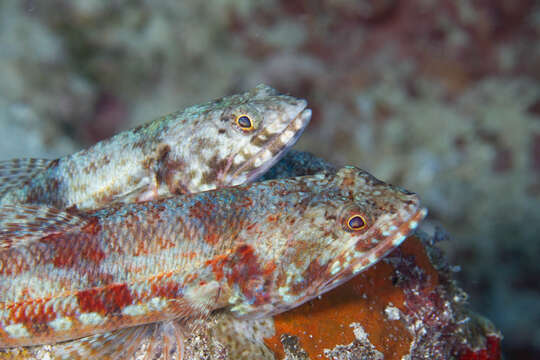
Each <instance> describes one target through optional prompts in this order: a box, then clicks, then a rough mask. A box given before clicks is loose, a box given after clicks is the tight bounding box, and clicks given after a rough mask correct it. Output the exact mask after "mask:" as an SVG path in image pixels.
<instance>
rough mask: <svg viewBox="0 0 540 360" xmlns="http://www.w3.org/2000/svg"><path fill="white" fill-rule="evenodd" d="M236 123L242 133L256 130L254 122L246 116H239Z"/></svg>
mask: <svg viewBox="0 0 540 360" xmlns="http://www.w3.org/2000/svg"><path fill="white" fill-rule="evenodd" d="M235 122H236V125H238V126H239V127H240V129H241V130H242V131H252V130H253V129H254V127H253V121H252V120H251V118H250V117H249V116H248V115H246V114H242V115H238V116H237V117H236V121H235Z"/></svg>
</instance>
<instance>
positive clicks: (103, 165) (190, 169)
mask: <svg viewBox="0 0 540 360" xmlns="http://www.w3.org/2000/svg"><path fill="white" fill-rule="evenodd" d="M306 106H307V103H306V101H305V100H302V99H296V98H293V97H291V96H286V95H281V94H278V93H277V92H276V90H274V89H272V88H270V87H268V86H265V85H259V86H257V87H256V88H254V89H252V90H251V91H248V92H246V93H243V94H239V95H233V96H228V97H223V98H221V99H217V100H214V101H211V102H209V103H206V104H203V105H196V106H192V107H190V108H187V109H186V110H183V111H179V112H176V113H173V114H169V115H167V116H164V117H161V118H159V119H156V120H154V121H153V122H150V123H148V124H146V125H143V126H140V127H138V128H135V129H132V130H129V131H125V132H122V133H120V134H118V135H116V136H114V137H112V138H110V139H107V140H104V141H102V142H99V143H97V144H95V145H94V146H92V147H91V148H89V149H86V150H82V151H79V152H78V153H75V154H73V155H70V156H66V157H64V158H60V159H57V160H50V161H47V160H43V159H16V160H12V161H4V162H0V196H1V198H0V205H8V204H47V205H49V206H54V207H57V208H68V207H72V206H76V207H77V208H78V209H95V208H99V207H102V206H105V205H107V204H111V203H115V202H133V201H144V200H152V199H154V200H155V199H158V198H163V197H168V196H171V195H173V194H184V193H192V192H197V191H204V190H210V189H215V188H217V187H223V186H231V185H239V184H243V183H247V182H249V181H252V180H253V179H255V178H256V177H257V176H258V175H259V174H261V173H264V172H265V171H266V170H267V169H268V168H269V167H270V166H272V165H273V164H274V163H275V162H276V161H277V160H278V159H279V157H280V156H281V155H282V154H283V153H284V152H285V151H286V150H287V149H288V148H289V147H290V146H291V145H292V144H294V142H296V140H297V139H298V137H299V136H300V134H301V133H302V131H303V129H304V128H305V126H306V125H307V123H308V122H309V120H310V117H311V111H310V110H309V109H306ZM242 116H244V118H243V121H239V120H238V119H239V118H240V117H242ZM246 117H247V121H248V123H246ZM246 125H250V126H246Z"/></svg>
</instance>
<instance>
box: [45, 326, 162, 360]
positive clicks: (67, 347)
mask: <svg viewBox="0 0 540 360" xmlns="http://www.w3.org/2000/svg"><path fill="white" fill-rule="evenodd" d="M152 329H153V324H147V325H140V326H135V327H130V328H124V329H120V330H115V331H111V332H108V333H104V334H99V335H92V336H88V337H85V338H82V339H78V340H73V341H68V342H65V343H59V344H55V345H52V348H51V350H50V355H51V357H52V358H53V359H73V360H80V359H104V360H105V359H111V360H112V359H131V358H132V356H133V355H134V353H135V351H136V350H137V349H138V348H139V345H140V343H141V342H142V340H143V339H144V338H145V337H146V336H149V335H150V334H151V333H150V331H151V330H152Z"/></svg>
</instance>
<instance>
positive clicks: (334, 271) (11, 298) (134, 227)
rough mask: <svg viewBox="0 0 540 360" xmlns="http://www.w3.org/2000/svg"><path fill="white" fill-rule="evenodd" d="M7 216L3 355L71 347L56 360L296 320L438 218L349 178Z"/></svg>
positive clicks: (14, 210)
mask: <svg viewBox="0 0 540 360" xmlns="http://www.w3.org/2000/svg"><path fill="white" fill-rule="evenodd" d="M0 214H1V215H0V229H2V230H0V245H1V246H2V248H3V249H2V250H1V251H0V347H4V348H7V347H15V346H30V345H39V344H53V343H58V342H61V341H70V342H67V343H65V344H62V345H59V346H55V347H53V350H52V354H53V355H54V356H57V357H59V358H76V359H78V358H88V357H96V356H101V357H103V358H105V357H110V358H114V357H115V356H116V355H118V354H120V353H121V354H129V351H130V349H133V348H136V346H135V345H134V346H131V345H133V344H137V343H138V341H139V340H140V337H141V336H142V335H143V334H146V331H147V330H148V329H149V328H150V327H153V326H155V325H154V324H155V323H162V324H164V325H163V328H167V327H168V328H170V329H173V330H171V331H170V333H175V332H176V333H177V331H176V330H174V329H175V326H178V324H179V323H181V321H182V320H187V319H190V318H199V317H205V316H207V315H208V314H209V313H210V312H212V311H215V310H222V311H228V312H230V313H232V314H233V315H234V316H236V317H239V318H260V317H265V316H269V315H273V314H277V313H280V312H283V311H286V310H288V309H291V308H293V307H296V306H298V305H300V304H302V303H304V302H306V301H308V300H310V299H312V298H314V297H316V296H318V295H320V294H323V293H325V292H327V291H328V290H330V289H332V288H334V287H335V286H338V285H339V284H341V283H343V282H344V281H347V280H348V279H349V278H351V277H352V276H354V275H355V274H357V273H358V272H360V271H363V270H364V269H366V268H367V267H369V266H371V265H372V264H373V263H375V262H376V261H378V260H379V259H381V258H382V257H383V256H384V255H385V254H386V253H388V252H389V251H390V250H392V249H393V248H395V247H396V246H398V245H399V244H400V243H401V242H402V241H403V240H404V239H405V237H406V236H407V234H409V233H410V232H411V231H412V230H413V229H414V228H416V226H417V225H418V222H419V221H421V220H422V219H423V217H424V216H425V214H426V211H425V209H423V208H421V207H420V204H419V200H418V198H417V196H416V195H414V194H412V193H409V192H407V191H404V190H402V189H399V188H396V187H393V186H391V185H388V184H385V183H383V182H381V181H379V180H377V179H376V178H374V177H373V176H371V175H369V174H368V173H366V172H364V171H362V170H359V169H357V168H352V167H346V168H343V169H341V170H339V171H338V172H336V173H334V174H330V173H329V174H324V175H322V174H321V175H314V176H304V177H298V178H293V179H283V180H269V181H265V182H261V183H255V184H252V185H247V186H239V187H233V188H224V189H219V190H214V191H208V192H204V193H198V194H193V195H183V196H178V197H174V198H170V199H166V200H161V201H155V202H154V201H151V202H144V203H136V204H124V205H118V206H115V207H111V208H104V209H101V210H97V211H92V212H87V213H74V212H72V211H71V212H70V211H61V210H56V209H54V208H50V207H37V206H24V207H17V206H12V207H8V208H4V209H3V210H2V211H1V213H0ZM173 320H174V321H173ZM178 320H180V322H179V321H178ZM177 337H178V336H177ZM80 338H82V339H80ZM74 339H80V340H75V341H73V340H74ZM128 345H129V346H128Z"/></svg>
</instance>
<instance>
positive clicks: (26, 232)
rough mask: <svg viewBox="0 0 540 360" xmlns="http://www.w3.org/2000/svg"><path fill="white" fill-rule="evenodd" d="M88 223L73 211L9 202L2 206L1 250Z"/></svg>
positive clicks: (0, 208) (0, 216) (0, 213)
mask: <svg viewBox="0 0 540 360" xmlns="http://www.w3.org/2000/svg"><path fill="white" fill-rule="evenodd" d="M87 224H88V222H87V221H86V220H85V219H83V218H81V217H79V216H78V215H76V214H75V213H74V212H73V211H70V210H59V209H56V208H53V207H49V206H45V205H6V206H3V207H0V250H2V249H7V248H10V247H12V246H24V245H27V244H29V243H31V242H32V241H35V240H38V239H41V238H43V237H45V236H47V235H52V234H57V233H61V232H65V231H67V230H70V229H73V228H75V227H82V226H84V225H87Z"/></svg>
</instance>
